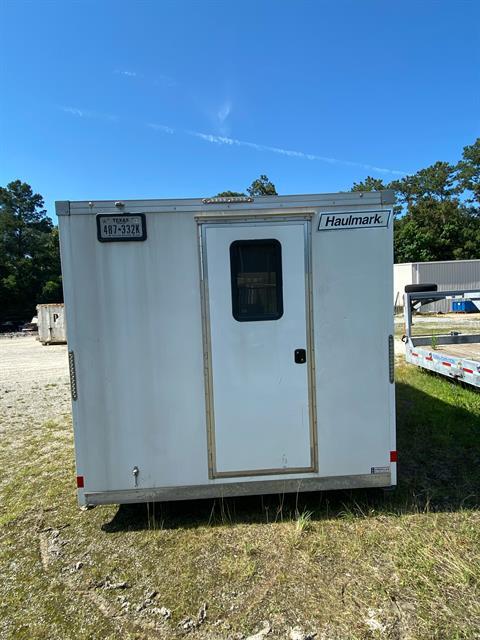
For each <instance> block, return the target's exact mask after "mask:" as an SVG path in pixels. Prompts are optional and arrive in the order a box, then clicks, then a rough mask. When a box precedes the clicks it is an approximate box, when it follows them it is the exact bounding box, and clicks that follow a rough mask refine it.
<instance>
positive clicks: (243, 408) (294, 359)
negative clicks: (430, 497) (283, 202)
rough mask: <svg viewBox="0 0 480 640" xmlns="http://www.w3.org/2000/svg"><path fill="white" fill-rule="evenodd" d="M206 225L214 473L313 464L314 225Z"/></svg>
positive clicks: (203, 232) (311, 467) (291, 468)
mask: <svg viewBox="0 0 480 640" xmlns="http://www.w3.org/2000/svg"><path fill="white" fill-rule="evenodd" d="M200 228H201V244H202V260H203V265H202V266H203V273H202V277H203V281H204V294H205V314H204V324H205V329H206V332H205V333H206V346H207V353H208V360H209V362H208V372H207V373H208V379H207V387H208V389H209V394H208V395H209V398H208V401H209V408H210V411H209V424H208V434H209V470H210V476H211V477H228V476H235V477H240V476H248V475H268V474H279V473H298V472H309V471H314V470H315V466H316V465H315V454H314V451H315V447H314V443H313V427H314V425H313V417H312V401H311V392H310V390H311V385H310V380H311V365H312V362H311V350H310V325H309V296H310V291H309V287H308V283H309V280H308V266H309V263H310V259H309V247H310V244H309V222H307V221H303V220H299V221H284V222H281V221H272V222H254V221H253V222H252V221H249V222H243V223H242V222H229V223H227V224H225V223H223V224H222V223H207V224H202V225H201V227H200Z"/></svg>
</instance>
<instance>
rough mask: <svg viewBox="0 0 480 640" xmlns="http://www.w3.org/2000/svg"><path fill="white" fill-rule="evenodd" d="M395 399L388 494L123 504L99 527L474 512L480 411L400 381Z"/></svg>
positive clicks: (479, 495) (479, 478)
mask: <svg viewBox="0 0 480 640" xmlns="http://www.w3.org/2000/svg"><path fill="white" fill-rule="evenodd" d="M424 375H427V376H428V375H429V374H424ZM441 384H444V385H449V384H450V383H449V382H448V381H446V380H445V381H443V380H442V381H441ZM445 388H447V387H445ZM452 388H454V387H452ZM447 390H448V388H447ZM457 390H458V388H457ZM460 392H461V393H472V394H474V396H478V402H479V403H480V394H478V393H477V392H475V391H466V392H465V391H464V390H460ZM396 397H397V443H398V445H397V449H398V452H399V457H398V487H397V489H396V490H395V491H393V492H390V493H385V492H384V491H383V490H375V489H369V490H363V489H362V490H359V489H357V490H352V491H328V492H308V493H300V494H284V495H265V496H252V497H241V498H225V499H216V500H211V499H210V500H191V501H177V502H164V503H156V504H152V503H150V504H134V505H121V506H120V507H119V509H118V511H117V513H116V514H115V516H114V517H113V519H112V520H111V521H110V522H108V523H106V524H105V525H103V527H102V528H103V530H104V531H106V532H116V531H125V530H143V529H160V528H164V529H172V528H189V527H199V526H205V525H218V524H228V523H232V524H233V523H244V524H247V523H266V522H275V521H277V522H278V521H282V520H291V519H294V518H296V517H298V516H299V514H302V513H308V514H309V515H308V517H309V518H311V519H314V520H321V519H325V518H331V517H366V516H368V515H378V514H379V513H389V514H401V513H416V512H422V511H426V510H430V511H452V510H458V509H462V508H477V507H478V506H479V504H480V411H479V412H470V411H467V410H466V409H463V408H461V407H458V406H455V404H450V403H448V402H444V401H443V400H440V399H438V398H436V397H434V396H433V395H429V394H428V393H425V392H424V391H421V390H420V389H417V388H415V387H414V386H411V385H409V384H406V383H404V382H400V383H398V382H397V385H396ZM479 406H480V405H479Z"/></svg>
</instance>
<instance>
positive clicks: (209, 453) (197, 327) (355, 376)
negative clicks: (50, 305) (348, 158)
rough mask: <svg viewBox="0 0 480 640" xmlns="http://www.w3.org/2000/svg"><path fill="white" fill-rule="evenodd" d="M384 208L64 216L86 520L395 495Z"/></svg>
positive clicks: (149, 208) (225, 203) (264, 203)
mask: <svg viewBox="0 0 480 640" xmlns="http://www.w3.org/2000/svg"><path fill="white" fill-rule="evenodd" d="M392 202H393V194H392V193H391V192H388V191H384V192H380V193H339V194H324V195H301V196H280V197H279V196H268V197H262V198H256V199H255V200H253V199H252V198H246V197H245V198H210V199H203V200H202V199H192V200H135V201H125V202H58V203H57V214H58V216H59V221H60V222H59V224H60V239H61V253H62V266H63V278H64V288H65V303H66V310H67V320H68V322H67V326H68V348H69V361H70V373H71V386H72V398H73V419H74V432H75V448H76V458H77V485H78V494H79V501H80V503H81V504H105V503H125V502H136V501H154V500H171V499H182V498H193V497H199V498H200V497H213V496H229V495H243V494H258V493H269V492H270V493H271V492H284V491H306V490H317V489H342V488H355V487H386V486H390V485H394V484H395V483H396V464H395V463H396V451H395V413H394V385H393V359H394V357H393V313H392V311H393V310H392V264H393V255H392V254H393V251H392V227H393V220H392V212H391V205H392Z"/></svg>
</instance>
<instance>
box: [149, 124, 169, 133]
mask: <svg viewBox="0 0 480 640" xmlns="http://www.w3.org/2000/svg"><path fill="white" fill-rule="evenodd" d="M147 127H150V129H153V130H154V131H163V133H169V134H172V133H175V129H172V127H167V126H166V125H164V124H155V123H154V122H149V123H148V124H147Z"/></svg>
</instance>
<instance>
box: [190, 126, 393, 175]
mask: <svg viewBox="0 0 480 640" xmlns="http://www.w3.org/2000/svg"><path fill="white" fill-rule="evenodd" d="M185 133H188V135H190V136H194V137H196V138H200V139H201V140H205V141H206V142H210V143H212V144H217V145H227V146H237V147H247V148H249V149H255V150H256V151H268V152H270V153H278V154H279V155H282V156H288V157H290V158H301V159H303V160H317V161H319V162H327V163H329V164H340V165H344V166H349V167H360V168H362V169H365V170H367V171H376V172H378V173H389V174H393V175H405V171H399V170H398V169H387V168H385V167H377V166H375V165H371V164H365V163H363V162H353V161H351V160H340V159H338V158H330V157H328V156H319V155H316V154H314V153H305V152H303V151H294V150H293V149H282V148H281V147H271V146H269V145H265V144H258V143H256V142H246V141H245V140H238V139H236V138H230V137H228V136H216V135H213V134H211V133H201V132H200V131H186V132H185Z"/></svg>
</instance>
